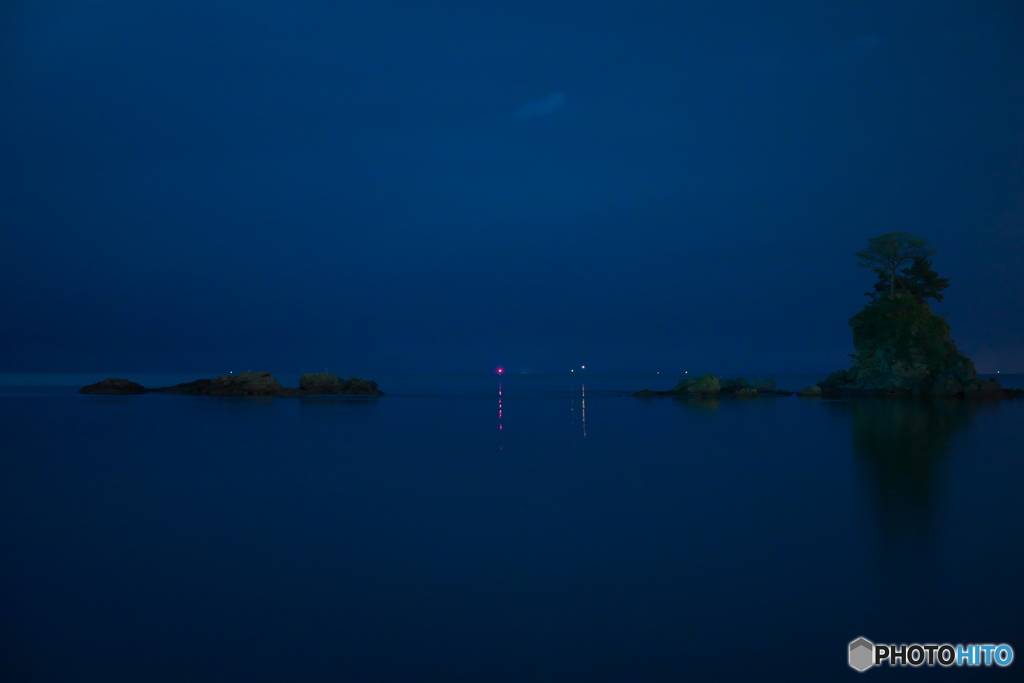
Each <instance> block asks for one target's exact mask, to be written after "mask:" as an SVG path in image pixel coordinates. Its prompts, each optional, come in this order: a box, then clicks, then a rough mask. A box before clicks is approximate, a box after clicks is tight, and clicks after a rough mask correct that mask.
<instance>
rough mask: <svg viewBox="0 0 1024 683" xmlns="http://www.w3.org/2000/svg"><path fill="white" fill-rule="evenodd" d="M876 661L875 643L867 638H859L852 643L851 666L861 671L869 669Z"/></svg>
mask: <svg viewBox="0 0 1024 683" xmlns="http://www.w3.org/2000/svg"><path fill="white" fill-rule="evenodd" d="M874 663H875V644H874V643H872V642H871V641H870V640H868V639H867V638H858V639H857V640H854V641H852V642H851V643H850V666H852V667H853V668H854V669H856V670H857V671H860V672H864V671H867V670H868V669H870V668H871V667H872V666H874Z"/></svg>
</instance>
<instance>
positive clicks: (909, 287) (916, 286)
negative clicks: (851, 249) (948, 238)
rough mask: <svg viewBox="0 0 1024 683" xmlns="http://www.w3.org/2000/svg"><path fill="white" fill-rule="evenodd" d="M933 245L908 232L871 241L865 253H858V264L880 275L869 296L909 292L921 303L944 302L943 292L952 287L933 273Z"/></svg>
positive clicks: (863, 251)
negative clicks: (930, 300) (929, 300)
mask: <svg viewBox="0 0 1024 683" xmlns="http://www.w3.org/2000/svg"><path fill="white" fill-rule="evenodd" d="M929 244H930V242H929V241H928V240H926V239H924V238H923V237H918V236H917V235H911V234H910V233H907V232H890V233H886V234H884V235H879V236H878V237H872V238H871V239H869V240H868V246H867V248H866V249H863V250H861V251H858V252H857V258H859V259H860V261H859V262H858V263H857V265H858V266H860V267H862V268H869V269H870V270H873V271H874V272H875V273H876V274H877V275H878V282H876V283H875V285H874V290H875V291H874V292H868V296H870V297H872V298H875V297H876V296H878V294H881V293H883V292H885V291H886V290H888V291H889V293H890V294H894V293H896V292H897V291H902V292H906V293H908V294H910V295H912V296H913V297H914V298H915V299H917V300H918V301H920V302H922V303H923V302H924V300H925V299H935V300H936V301H942V297H943V294H942V290H943V289H945V288H946V287H948V286H949V279H948V278H941V277H939V274H938V273H936V272H935V271H934V270H932V262H931V259H929V258H928V257H929V256H931V255H932V254H934V253H935V250H934V249H928V248H927V247H928V245H929Z"/></svg>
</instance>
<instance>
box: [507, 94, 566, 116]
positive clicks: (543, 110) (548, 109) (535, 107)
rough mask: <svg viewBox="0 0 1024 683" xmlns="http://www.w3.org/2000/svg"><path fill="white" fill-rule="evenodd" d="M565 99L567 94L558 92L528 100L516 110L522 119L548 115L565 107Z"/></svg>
mask: <svg viewBox="0 0 1024 683" xmlns="http://www.w3.org/2000/svg"><path fill="white" fill-rule="evenodd" d="M565 101H566V98H565V94H564V93H560V92H556V93H555V94H553V95H550V96H548V97H545V98H544V99H542V100H536V101H534V102H527V103H526V104H524V105H523V106H521V107H519V109H518V110H517V111H516V116H518V117H519V118H521V119H532V118H536V117H538V116H547V115H548V114H552V113H554V112H556V111H558V110H559V109H561V108H562V107H564V106H565Z"/></svg>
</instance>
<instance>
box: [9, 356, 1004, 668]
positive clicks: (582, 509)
mask: <svg viewBox="0 0 1024 683" xmlns="http://www.w3.org/2000/svg"><path fill="white" fill-rule="evenodd" d="M196 376H200V375H196ZM196 376H189V377H184V378H178V377H173V378H172V377H162V378H155V377H149V378H147V377H139V376H135V377H133V379H135V378H137V379H140V380H142V381H143V383H144V384H149V385H159V384H168V383H172V382H176V381H185V380H189V379H195V377H196ZM280 378H281V379H282V380H285V381H286V383H290V384H294V383H295V382H296V380H297V377H295V378H292V377H290V376H288V375H282V376H281V377H280ZM96 379H99V377H82V376H78V377H72V376H34V377H32V376H0V383H4V384H7V385H10V386H6V387H4V388H2V389H0V429H2V431H0V434H2V456H0V468H2V474H0V486H2V490H0V520H2V524H0V610H2V622H0V628H2V632H0V636H2V638H0V672H2V673H0V678H2V679H3V680H4V681H11V682H19V683H20V682H29V681H32V682H50V681H53V682H61V683H63V682H77V681H104V682H109V683H114V682H119V681H125V682H129V681H130V682H131V683H138V682H141V681H154V682H163V681H174V682H182V681H218V682H223V681H245V682H259V681H353V682H361V681H367V682H370V681H485V682H486V681H516V682H520V681H630V682H632V681H682V680H747V681H753V680H762V679H764V678H766V677H770V678H784V679H786V680H790V681H825V680H833V679H838V678H840V677H853V676H857V675H859V674H856V673H855V672H853V670H851V669H850V668H849V667H848V666H847V664H846V649H847V643H849V641H851V640H853V639H854V638H857V637H858V636H865V637H867V638H868V639H870V640H873V641H875V642H893V643H904V642H906V643H911V642H939V643H942V642H952V643H1004V642H1005V643H1009V644H1010V645H1012V646H1014V647H1015V648H1016V649H1017V653H1018V654H1017V656H1018V658H1020V657H1024V617H1022V613H1024V609H1022V608H1024V585H1022V581H1021V575H1022V569H1024V553H1022V550H1021V547H1020V544H1021V539H1022V538H1024V495H1022V491H1024V401H1012V402H1003V403H998V404H986V405H976V404H971V403H967V402H958V401H951V402H944V403H933V404H926V403H917V402H912V401H885V400H876V401H820V400H801V399H797V398H795V397H793V398H763V399H758V400H756V401H735V400H733V401H728V400H722V401H715V400H707V401H684V400H672V399H637V398H632V397H629V396H625V395H623V394H625V393H628V392H631V391H634V390H637V389H641V388H644V387H650V388H654V389H659V388H668V387H670V386H671V385H672V384H674V383H675V381H676V380H677V379H678V377H675V376H672V377H668V376H587V377H584V376H515V375H512V376H505V377H502V378H500V379H499V378H498V377H496V376H494V375H487V376H480V375H465V376H429V375H421V376H407V377H388V378H383V377H381V378H377V379H378V380H379V381H380V382H381V387H382V388H383V389H384V391H386V392H388V393H389V395H388V396H386V397H383V398H381V399H378V400H373V399H299V400H282V399H253V398H250V399H216V398H204V397H190V396H165V395H143V396H124V397H120V396H83V395H79V394H77V393H75V389H76V388H77V387H78V386H81V385H82V384H85V383H88V382H91V381H95V380H96ZM813 379H815V377H810V378H801V377H790V378H783V379H782V381H781V382H780V384H781V385H782V386H783V387H784V388H791V389H795V388H799V387H801V386H803V385H804V384H807V383H809V382H810V381H813ZM1001 379H1002V381H1003V384H1004V386H1011V387H1024V378H1022V377H1006V376H1003V377H1001ZM154 380H156V381H154ZM1022 666H1024V660H1022V661H1018V662H1015V663H1014V664H1013V665H1012V666H1011V667H1010V669H1009V670H1001V669H1000V670H980V671H979V670H964V669H957V670H953V671H940V670H930V669H927V668H923V669H921V670H913V671H911V670H899V669H893V670H889V669H883V670H873V671H869V672H867V673H865V674H863V675H865V676H871V677H876V676H881V677H883V678H892V679H895V678H897V677H899V678H906V677H908V676H909V677H910V678H918V679H919V678H921V677H922V676H939V677H944V678H948V679H949V680H953V679H956V680H962V679H967V680H973V679H975V678H986V679H992V680H1006V681H1008V680H1020V671H1021V670H1022V669H1021V667H1022Z"/></svg>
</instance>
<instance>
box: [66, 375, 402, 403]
mask: <svg viewBox="0 0 1024 683" xmlns="http://www.w3.org/2000/svg"><path fill="white" fill-rule="evenodd" d="M78 393H80V394H107V395H121V396H124V395H131V394H149V393H158V394H187V395H191V396H276V397H279V398H299V397H302V396H322V395H325V394H335V395H337V394H343V395H356V396H383V395H384V392H383V391H381V390H380V389H379V388H378V387H377V383H376V382H374V381H373V380H369V379H362V378H360V377H350V378H349V379H345V378H343V377H338V376H337V375H335V374H333V373H330V372H313V373H307V374H305V375H303V376H302V377H301V378H300V379H299V386H298V387H297V388H295V387H285V386H282V385H281V383H280V382H278V381H277V380H276V379H274V377H273V376H272V375H271V374H270V373H269V372H267V371H266V370H260V371H256V372H242V373H239V374H237V375H221V376H220V377H214V378H213V379H197V380H195V381H193V382H185V383H183V384H175V385H174V386H171V387H159V388H154V389H148V388H146V387H144V386H142V385H141V384H138V383H136V382H132V381H130V380H127V379H123V378H111V379H105V380H103V381H101V382H96V383H95V384H90V385H88V386H84V387H82V388H81V389H79V390H78Z"/></svg>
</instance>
